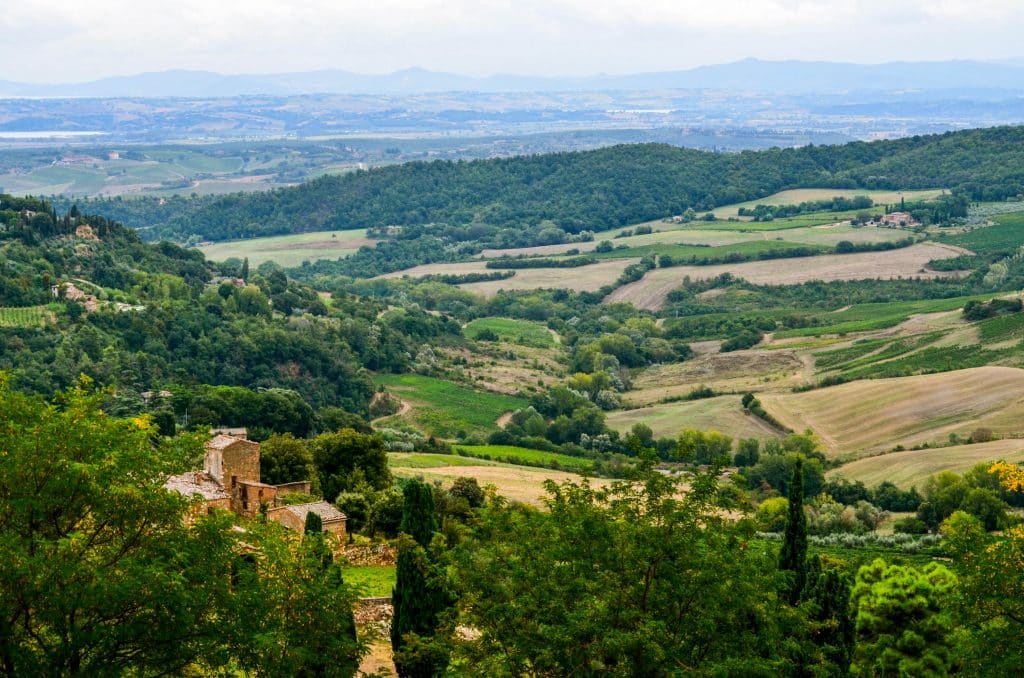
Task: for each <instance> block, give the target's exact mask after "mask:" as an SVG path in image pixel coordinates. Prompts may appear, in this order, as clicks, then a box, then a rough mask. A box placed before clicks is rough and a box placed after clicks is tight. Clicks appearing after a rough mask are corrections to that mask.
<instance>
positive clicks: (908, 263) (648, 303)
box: [605, 243, 963, 310]
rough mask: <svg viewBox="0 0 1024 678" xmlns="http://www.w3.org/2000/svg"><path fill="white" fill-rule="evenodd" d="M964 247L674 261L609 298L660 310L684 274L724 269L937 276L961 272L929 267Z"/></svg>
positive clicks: (788, 279) (746, 274) (820, 276)
mask: <svg viewBox="0 0 1024 678" xmlns="http://www.w3.org/2000/svg"><path fill="white" fill-rule="evenodd" d="M962 251H963V250H961V249H959V248H955V247H950V246H948V245H940V244H936V243H918V244H916V245H912V246H910V247H904V248H901V249H897V250H889V251H887V252H860V253H857V254H842V255H837V254H828V255H822V256H815V257H800V258H790V259H770V260H765V261H749V262H743V263H738V264H716V265H713V266H675V267H672V268H657V269H654V270H652V271H648V273H647V274H646V275H645V276H644V277H643V278H642V279H640V280H638V281H636V282H634V283H630V284H628V285H623V286H622V287H620V288H618V289H617V290H615V291H614V292H612V293H611V294H610V295H608V297H606V299H605V301H607V302H626V303H631V304H633V305H634V306H636V307H637V308H642V309H648V310H658V309H660V308H661V307H663V306H664V305H665V300H666V298H667V297H668V293H669V292H671V291H672V290H673V289H675V288H676V287H678V286H679V284H680V283H681V282H682V280H683V278H685V277H687V276H688V277H689V278H690V279H692V280H703V279H707V278H714V277H716V276H719V275H721V274H722V273H731V274H732V275H734V276H736V277H737V278H743V279H744V280H747V281H748V282H752V283H755V284H762V285H795V284H798V283H803V282H807V281H809V280H824V281H831V280H861V279H867V278H880V279H888V278H901V277H902V278H912V277H921V278H936V277H942V276H951V275H959V274H958V273H957V272H955V271H953V272H938V271H931V270H927V269H926V268H925V265H926V264H927V263H928V262H929V261H931V260H932V259H949V258H952V257H956V256H958V255H959V254H961V253H962Z"/></svg>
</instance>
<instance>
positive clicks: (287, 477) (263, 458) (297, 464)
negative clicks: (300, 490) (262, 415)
mask: <svg viewBox="0 0 1024 678" xmlns="http://www.w3.org/2000/svg"><path fill="white" fill-rule="evenodd" d="M315 475H316V474H315V470H314V468H313V455H312V453H310V451H309V447H307V445H306V441H305V440H300V439H298V438H296V437H295V436H293V435H292V434H291V433H285V434H284V435H277V434H275V435H272V436H270V437H269V438H267V439H266V440H265V441H263V443H262V445H261V446H260V478H262V479H263V482H265V483H269V484H271V485H281V484H283V483H295V482H299V481H302V480H310V479H311V478H313V477H314V476H315Z"/></svg>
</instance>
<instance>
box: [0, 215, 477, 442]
mask: <svg viewBox="0 0 1024 678" xmlns="http://www.w3.org/2000/svg"><path fill="white" fill-rule="evenodd" d="M218 274H219V275H218ZM0 308H3V309H7V310H8V311H10V312H11V313H12V317H13V318H14V319H15V320H12V321H10V322H8V323H4V327H3V333H4V341H3V342H0V370H4V371H7V372H8V373H9V375H10V378H11V380H12V384H13V385H14V386H15V387H17V388H19V389H23V390H30V391H35V392H38V393H43V394H52V393H54V392H55V391H58V390H61V389H64V388H68V387H69V386H71V385H72V384H74V383H75V382H76V380H77V379H78V377H79V375H81V374H85V375H87V376H89V377H91V378H93V379H94V380H96V381H97V382H98V383H100V384H104V385H113V386H117V387H118V391H117V395H116V397H115V403H114V404H113V410H114V411H116V412H120V413H123V414H129V413H131V412H133V411H135V412H138V411H143V410H145V409H147V406H153V405H154V404H155V403H152V402H150V403H147V402H144V399H143V398H142V397H141V396H140V394H141V393H144V392H147V391H152V390H159V389H166V388H167V387H168V386H172V388H173V390H174V391H175V397H174V398H173V399H172V402H171V405H173V407H174V408H175V410H176V413H177V415H178V416H179V418H181V417H182V416H183V415H184V416H185V417H186V418H187V419H190V420H191V422H194V423H203V422H205V423H213V424H217V423H223V424H226V425H227V424H232V422H233V423H234V425H248V426H256V427H263V428H266V429H268V430H278V431H293V432H295V433H300V434H303V435H304V434H305V433H307V432H309V431H311V430H313V429H314V428H315V427H316V424H315V423H313V421H312V413H311V411H310V414H302V413H303V412H306V411H307V410H309V409H310V408H313V409H315V410H318V411H319V410H323V408H341V409H343V410H345V411H348V412H351V413H354V414H358V415H365V414H366V410H367V406H368V403H369V399H370V397H371V396H372V395H373V386H372V384H371V382H370V378H369V376H368V373H367V370H378V371H404V370H406V369H407V368H408V366H409V364H410V362H411V360H412V356H413V355H415V352H416V347H417V346H418V345H420V344H421V343H422V342H423V341H429V340H435V341H440V342H444V341H459V340H460V339H461V329H460V328H459V326H458V324H457V323H453V322H450V321H449V320H448V319H447V318H445V317H440V318H439V317H435V316H432V315H429V314H428V313H426V312H423V311H418V310H417V309H415V308H409V309H393V310H391V311H388V310H387V309H386V307H385V306H383V305H382V304H380V303H379V302H375V301H373V300H370V299H359V298H356V297H354V296H347V297H346V296H344V295H342V296H338V297H335V298H334V299H332V300H330V306H329V307H328V305H327V304H325V303H324V301H323V300H322V299H321V298H320V297H319V296H318V295H317V293H316V292H315V291H314V290H312V289H311V288H309V287H307V286H304V285H301V284H298V283H296V282H295V281H291V280H289V279H288V278H286V277H285V275H284V274H283V273H281V272H280V271H279V270H275V269H273V268H264V269H261V270H258V271H256V270H254V271H252V272H249V271H248V265H247V264H244V263H243V262H238V265H236V266H235V267H234V268H231V267H228V268H226V269H225V270H224V271H218V270H216V269H215V268H214V267H213V265H211V264H210V263H209V262H207V261H205V260H204V258H203V255H202V254H201V253H199V252H197V251H195V250H188V249H184V248H181V247H179V246H177V245H173V244H170V243H166V242H164V243H159V244H147V243H144V242H143V241H142V240H140V239H139V237H138V236H137V235H136V234H135V232H134V231H132V230H130V229H127V228H124V227H122V226H120V225H119V224H117V223H116V222H112V221H109V220H107V219H105V218H103V217H95V216H89V215H82V214H79V213H78V211H77V209H75V208H74V207H72V209H71V211H70V212H69V213H68V214H65V215H63V216H58V215H57V213H56V212H55V211H54V209H53V207H52V206H51V205H50V204H49V203H46V202H42V201H37V200H34V199H18V198H11V197H9V196H0ZM18 309H32V310H33V311H36V312H37V313H38V315H36V316H32V317H34V318H36V320H34V321H32V322H18V321H17V319H19V318H21V317H22V316H19V315H16V314H14V312H15V311H17V310H18ZM0 320H2V318H0ZM210 387H238V388H240V389H241V390H242V391H243V392H248V393H251V394H253V395H252V396H251V398H250V399H253V400H254V402H253V403H251V404H250V405H249V406H246V407H243V408H241V409H240V408H239V407H238V406H233V405H229V404H228V403H226V401H225V399H224V397H223V395H224V394H221V397H213V395H212V394H211V393H210V391H209V388H210ZM234 400H236V401H237V400H238V396H236V397H234ZM255 401H259V402H255ZM204 403H205V404H204ZM243 410H244V411H245V412H246V414H240V413H239V412H240V411H243ZM186 412H187V413H188V414H187V415H186ZM261 413H262V414H261ZM297 413H298V414H297ZM197 417H198V418H197ZM275 422H276V423H275Z"/></svg>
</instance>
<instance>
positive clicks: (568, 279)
mask: <svg viewBox="0 0 1024 678" xmlns="http://www.w3.org/2000/svg"><path fill="white" fill-rule="evenodd" d="M637 261H639V259H610V260H608V261H601V262H598V263H596V264H590V265H589V266H578V267H576V268H521V269H516V272H515V273H516V274H515V276H513V277H511V278H507V279H505V280H490V281H487V282H479V283H470V284H468V285H460V287H461V288H462V289H464V290H466V291H468V292H475V293H476V294H482V295H483V296H485V297H491V296H494V295H495V294H497V293H498V292H499V291H501V290H535V289H541V288H562V289H568V290H573V291H575V292H593V291H596V290H599V289H601V288H602V287H604V286H605V285H611V284H612V283H614V282H615V281H616V280H617V279H618V277H619V276H620V275H622V271H623V270H624V269H625V268H626V267H627V266H629V265H630V264H635V263H636V262H637ZM493 272H494V270H493V269H489V268H486V266H485V264H484V262H482V261H465V262H462V263H458V264H425V265H423V266H416V267H414V268H409V269H406V270H404V271H396V272H394V273H387V274H385V275H382V276H380V277H381V278H401V277H403V276H409V277H410V278H420V277H423V276H426V275H436V274H455V275H460V274H464V273H493Z"/></svg>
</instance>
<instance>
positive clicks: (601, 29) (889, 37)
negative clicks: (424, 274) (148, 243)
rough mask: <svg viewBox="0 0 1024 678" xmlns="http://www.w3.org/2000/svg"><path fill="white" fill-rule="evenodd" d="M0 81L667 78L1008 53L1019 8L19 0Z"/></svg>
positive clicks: (846, 2) (998, 4)
mask: <svg viewBox="0 0 1024 678" xmlns="http://www.w3.org/2000/svg"><path fill="white" fill-rule="evenodd" d="M9 4H10V5H11V6H10V7H6V8H5V10H4V12H3V13H0V34H2V35H4V38H5V39H4V40H3V41H0V78H6V79H13V80H41V81H51V82H57V81H65V82H66V81H73V80H80V79H85V78H93V77H101V76H104V75H110V74H125V73H133V72H138V71H144V70H162V69H167V68H198V69H209V70H219V71H223V72H267V71H287V70H305V69H313V68H347V69H350V70H356V71H362V72H377V73H379V72H384V71H390V70H395V69H398V68H403V67H408V66H422V67H426V68H434V69H443V70H451V71H458V72H466V73H475V74H483V73H491V72H496V71H504V72H521V73H547V74H566V73H592V72H598V71H603V72H618V73H623V72H630V71H640V70H668V69H674V68H685V67H690V66H695V65H699V64H702V63H714V62H722V61H730V60H734V59H739V58H743V57H746V56H756V57H761V58H775V59H778V58H797V59H833V60H845V61H861V62H879V61H886V60H894V59H907V60H915V59H917V60H920V59H941V58H1001V57H1008V56H1018V54H1017V49H1018V48H1017V44H1018V39H1017V36H1018V35H1019V33H1020V31H1021V29H1022V28H1024V3H1021V2H1019V0H643V1H637V0H519V1H515V0H421V1H416V0H359V1H353V0H333V1H332V0H305V1H303V2H288V1H274V0H247V1H244V2H243V1H241V0H173V2H167V1H166V0H160V1H159V2H154V1H153V0H89V2H68V1H67V0H20V1H19V2H16V3H14V2H12V3H9Z"/></svg>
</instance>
